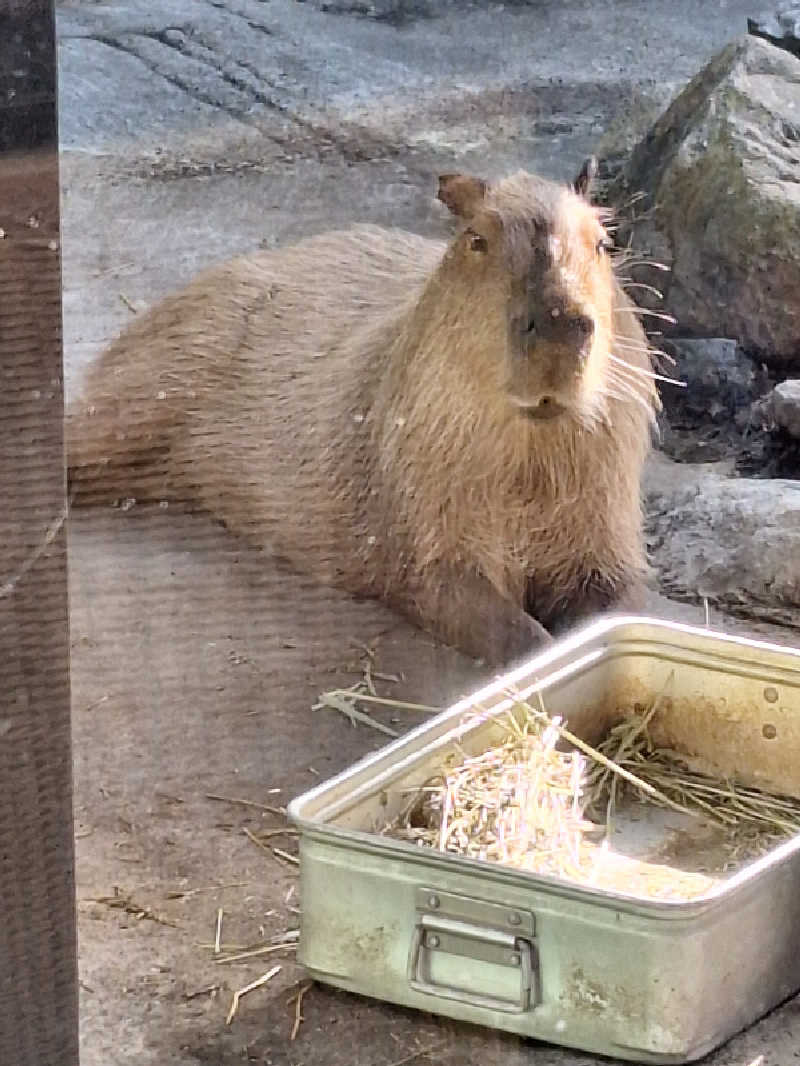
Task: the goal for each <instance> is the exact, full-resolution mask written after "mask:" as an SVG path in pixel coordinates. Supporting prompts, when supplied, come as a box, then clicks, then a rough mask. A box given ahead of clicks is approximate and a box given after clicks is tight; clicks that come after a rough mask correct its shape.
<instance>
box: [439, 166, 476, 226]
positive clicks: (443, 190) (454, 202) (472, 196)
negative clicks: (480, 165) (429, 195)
mask: <svg viewBox="0 0 800 1066" xmlns="http://www.w3.org/2000/svg"><path fill="white" fill-rule="evenodd" d="M488 188H489V184H488V182H485V181H484V180H483V179H482V178H470V177H468V176H467V175H466V174H440V175H439V191H438V192H437V193H436V196H437V199H439V200H441V201H442V203H443V204H445V206H446V207H447V208H448V210H450V211H452V213H453V214H454V215H458V217H459V218H463V219H470V218H472V216H473V215H474V214H475V212H476V211H477V210H478V208H479V207H480V206H481V204H482V203H483V198H484V197H485V196H486V190H487V189H488Z"/></svg>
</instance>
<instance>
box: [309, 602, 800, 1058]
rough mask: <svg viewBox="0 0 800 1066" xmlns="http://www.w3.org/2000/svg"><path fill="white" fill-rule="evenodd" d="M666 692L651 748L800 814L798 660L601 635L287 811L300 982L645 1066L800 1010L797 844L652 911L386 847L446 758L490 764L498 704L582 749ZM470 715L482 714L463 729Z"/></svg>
mask: <svg viewBox="0 0 800 1066" xmlns="http://www.w3.org/2000/svg"><path fill="white" fill-rule="evenodd" d="M667 682H669V686H670V687H669V691H670V697H669V699H668V700H666V701H665V702H664V713H663V714H662V711H661V710H660V711H659V716H658V717H659V720H663V722H664V726H663V729H662V736H661V737H660V738H659V740H660V741H661V742H664V743H668V744H669V745H670V746H671V747H673V748H675V749H677V750H681V751H683V752H685V753H687V754H688V755H691V756H693V757H694V758H695V760H696V761H697V762H698V763H699V764H700V765H701V766H702V767H703V768H707V769H708V770H710V771H712V772H716V773H718V774H720V775H730V774H734V773H735V774H736V775H737V777H738V779H739V780H741V781H742V782H743V783H747V784H754V785H757V786H758V787H761V788H765V789H767V790H771V791H776V792H782V793H786V794H791V795H796V796H797V795H800V652H798V651H791V650H787V649H783V648H780V647H777V646H774V645H769V644H765V643H760V642H756V641H750V640H745V639H740V638H734V637H728V636H721V635H719V634H715V633H712V632H708V631H705V630H701V629H696V628H693V627H690V626H684V625H677V624H672V623H667V622H662V621H656V620H653V619H648V618H617V619H612V620H607V621H603V622H600V623H597V624H595V625H592V626H590V627H588V628H587V629H585V630H583V631H581V632H579V633H577V634H576V635H574V636H572V637H570V638H568V639H565V640H563V641H561V642H559V643H557V644H556V645H554V646H552V647H551V648H550V649H548V651H547V652H545V653H544V654H542V655H539V656H537V657H536V658H535V659H533V660H532V661H530V662H529V663H528V664H526V665H525V666H522V667H520V668H519V669H517V670H515V671H514V672H513V673H510V674H508V675H507V676H505V677H503V678H501V679H499V680H498V681H497V682H496V683H494V684H492V685H490V686H488V687H487V688H484V689H482V690H481V691H479V692H477V693H475V694H474V695H473V696H472V697H470V698H469V699H465V700H462V701H461V702H459V703H458V704H456V705H454V706H453V707H451V708H450V709H449V710H447V711H445V712H443V713H442V714H440V715H438V716H436V717H435V718H433V719H431V720H430V721H429V722H427V723H426V724H425V725H423V726H421V727H420V728H418V729H415V730H414V731H412V732H411V733H409V734H407V735H406V736H404V737H402V738H401V739H399V740H397V741H395V742H394V743H392V744H390V745H388V746H387V747H385V748H383V749H382V750H380V751H378V752H377V753H376V754H374V755H371V756H369V757H368V758H366V759H363V760H362V761H360V762H359V763H357V764H356V765H355V766H353V767H352V768H351V769H350V770H348V771H346V772H345V773H342V774H339V775H338V776H337V777H335V778H333V779H332V780H330V781H328V782H326V783H324V784H322V785H320V786H318V787H317V788H314V789H313V790H311V791H310V792H307V793H306V794H305V795H303V796H301V797H299V798H298V799H296V800H294V802H293V803H292V804H291V805H290V808H289V814H290V818H291V819H292V821H293V822H294V824H295V825H296V826H297V827H298V829H299V830H300V857H301V866H300V877H301V891H302V909H303V914H302V924H301V936H300V945H299V958H300V961H301V963H302V964H303V965H304V966H305V968H306V969H307V970H308V972H309V974H310V975H311V976H312V977H314V978H315V979H317V980H319V981H322V982H326V983H328V984H332V985H336V986H339V987H341V988H345V989H348V990H350V991H352V992H356V993H360V994H363V995H367V996H372V997H376V998H380V999H383V1000H387V1001H390V1002H393V1003H398V1004H403V1005H406V1006H409V1007H415V1008H419V1009H421V1010H424V1011H428V1012H434V1013H438V1014H442V1015H446V1016H448V1017H451V1018H457V1019H461V1020H463V1021H467V1022H472V1023H477V1024H479V1025H483V1026H489V1027H493V1028H496V1029H502V1030H507V1031H509V1032H513V1033H518V1034H522V1035H524V1036H527V1037H531V1038H534V1039H536V1040H540V1041H547V1042H550V1043H554V1044H561V1045H565V1046H568V1047H574V1048H580V1049H583V1050H585V1051H591V1052H596V1053H601V1054H604V1055H609V1056H614V1057H616V1058H618V1059H628V1060H631V1061H635V1062H641V1063H684V1062H691V1061H693V1060H695V1059H698V1058H700V1057H702V1056H703V1055H706V1054H707V1053H708V1052H710V1051H711V1050H713V1049H714V1048H715V1047H717V1046H719V1045H720V1044H722V1043H723V1042H724V1041H725V1040H727V1039H728V1038H729V1037H730V1036H732V1035H733V1034H734V1033H736V1032H737V1031H739V1030H741V1029H743V1028H745V1027H746V1026H748V1025H750V1024H751V1023H752V1022H753V1021H755V1020H756V1019H757V1018H759V1017H760V1016H761V1015H763V1014H765V1013H766V1012H767V1011H769V1010H770V1009H771V1008H773V1007H774V1006H775V1005H777V1004H778V1003H779V1002H781V1001H782V1000H783V999H786V998H787V997H789V996H790V995H792V994H793V993H794V992H796V991H797V990H798V988H800V837H796V838H792V839H791V840H789V841H788V842H786V843H784V844H782V845H781V846H780V847H777V848H776V849H775V850H773V851H772V852H770V853H769V854H768V855H767V856H765V857H764V858H761V859H759V860H758V861H755V862H752V863H751V864H749V865H747V866H746V867H745V868H743V869H740V870H738V871H737V872H736V873H735V874H733V875H732V876H731V877H729V878H728V879H727V880H724V881H720V882H718V883H716V884H715V885H714V886H713V888H711V889H710V890H709V891H708V892H707V893H706V894H705V895H703V896H701V897H698V898H694V899H692V900H690V901H679V902H661V901H654V900H648V899H641V898H636V897H635V896H632V895H625V894H622V893H610V892H604V891H601V890H597V889H592V888H583V887H579V886H576V885H574V884H571V883H568V882H567V881H562V880H559V879H557V878H552V877H543V876H537V875H534V874H531V873H527V872H521V871H517V870H514V869H511V868H508V867H503V866H500V865H497V864H493V863H486V862H480V861H476V860H470V859H465V858H461V857H458V856H455V855H449V854H443V853H439V852H437V851H434V850H432V849H429V848H424V849H423V848H419V847H417V846H415V845H413V844H411V843H406V842H403V841H397V840H393V839H391V838H389V837H386V836H381V835H380V829H381V828H382V827H383V826H385V825H386V823H387V821H388V820H389V818H391V817H392V815H393V814H395V813H396V812H397V811H399V810H400V809H401V807H402V805H403V803H404V802H407V799H408V789H409V788H414V787H417V786H419V785H421V784H422V783H423V782H424V781H425V780H426V779H427V778H428V777H430V775H431V773H432V772H433V771H434V769H435V768H437V767H438V766H439V765H440V764H441V761H442V759H443V757H444V756H445V754H446V753H447V752H448V751H449V750H451V749H452V746H453V743H454V741H456V740H458V743H459V745H460V746H462V747H464V748H466V749H467V750H469V751H474V752H477V751H480V750H485V748H486V747H488V746H489V745H490V744H491V743H492V742H493V733H496V732H497V730H498V725H497V723H496V721H495V717H496V715H497V714H499V713H501V712H502V711H504V710H506V709H507V708H508V706H509V701H508V699H507V697H506V695H505V693H506V692H507V691H508V688H509V686H514V688H515V689H516V690H518V691H519V692H520V693H521V694H522V695H523V696H525V697H528V696H530V695H531V694H534V693H536V692H537V691H538V692H541V693H542V696H543V699H544V701H545V704H546V707H547V710H548V711H549V713H551V714H558V715H561V716H563V718H565V719H566V720H567V722H568V725H569V727H570V729H572V730H573V731H574V732H576V733H578V734H579V735H581V736H583V737H584V738H585V739H586V740H588V741H589V742H590V743H591V742H596V741H597V740H598V739H599V738H600V737H601V736H602V735H603V733H604V732H605V731H606V729H607V728H608V726H609V725H610V724H611V723H612V722H613V721H614V720H615V719H616V718H618V717H619V716H620V713H621V712H622V711H624V710H625V709H626V708H630V707H631V706H632V705H634V704H640V705H644V706H647V705H648V704H649V703H650V702H651V701H652V700H653V699H654V698H655V697H656V696H657V695H658V694H659V693H663V692H664V690H665V685H666V684H667ZM537 698H538V697H537ZM475 705H480V707H481V708H484V709H485V710H486V713H485V714H484V715H483V716H482V717H481V718H480V719H479V720H477V721H476V720H474V718H473V720H472V721H469V722H467V721H465V718H468V717H469V715H468V712H469V711H470V710H471V709H473V708H474V707H475ZM495 739H496V738H495Z"/></svg>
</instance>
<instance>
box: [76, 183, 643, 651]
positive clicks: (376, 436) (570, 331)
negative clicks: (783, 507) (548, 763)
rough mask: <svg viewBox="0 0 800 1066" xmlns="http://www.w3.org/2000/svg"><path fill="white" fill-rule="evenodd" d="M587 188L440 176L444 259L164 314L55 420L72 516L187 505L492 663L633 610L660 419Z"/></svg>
mask: <svg viewBox="0 0 800 1066" xmlns="http://www.w3.org/2000/svg"><path fill="white" fill-rule="evenodd" d="M590 177H591V174H590V170H589V168H588V167H585V168H584V170H583V171H582V172H581V175H580V176H579V177H578V179H576V182H575V183H574V185H573V186H562V185H559V184H555V183H551V182H548V181H545V180H543V179H541V178H538V177H535V176H532V175H530V174H526V173H519V174H516V175H514V176H512V177H509V178H506V179H504V180H502V181H499V182H497V183H496V184H489V183H487V182H484V181H481V180H479V179H475V178H469V177H464V176H462V175H445V176H443V177H442V178H440V179H439V192H438V195H439V199H440V200H442V201H443V202H444V203H445V204H446V205H447V206H448V208H449V209H450V211H451V212H452V213H453V214H454V215H455V216H456V218H457V220H458V231H457V233H456V235H455V236H454V237H453V239H452V240H451V241H450V242H449V244H445V243H441V242H439V241H436V240H428V239H424V238H422V237H419V236H415V235H412V234H410V233H405V232H399V231H396V230H388V229H381V228H378V227H358V228H354V229H351V230H347V231H344V232H334V233H327V234H323V235H322V236H318V237H313V238H310V239H307V240H303V241H301V242H299V243H298V244H296V245H294V246H292V247H286V248H282V249H280V250H277V251H266V252H259V253H256V254H254V255H249V256H244V257H242V258H239V259H236V260H234V261H232V262H229V263H227V264H225V265H223V266H219V267H217V268H215V269H212V270H210V271H208V272H206V273H205V274H203V275H202V276H200V277H199V278H198V279H197V280H195V281H194V282H193V283H192V284H190V285H189V286H188V287H186V288H185V289H183V290H182V291H180V292H177V293H175V294H173V295H171V296H168V297H167V298H166V299H165V300H163V302H161V303H160V304H158V305H157V306H156V307H155V308H153V309H152V310H151V311H150V312H148V313H146V314H142V315H140V316H138V317H137V318H135V319H134V320H133V321H132V322H131V324H130V326H129V327H128V328H127V329H126V330H125V332H124V333H123V334H122V335H121V336H120V337H119V338H118V339H117V340H116V341H115V342H114V343H113V344H112V345H111V346H110V347H109V348H108V349H107V351H106V352H105V353H104V354H103V355H102V356H101V357H100V359H99V361H98V362H97V363H96V364H95V365H94V366H93V367H92V368H91V370H90V372H89V374H88V378H87V382H86V388H85V392H84V395H83V396H82V397H81V399H79V400H78V401H77V402H76V403H75V404H73V405H72V407H71V409H70V410H69V412H68V417H67V434H68V452H69V466H70V480H71V483H72V485H73V487H74V488H75V490H76V491H77V492H78V501H77V502H80V500H81V495H82V496H83V499H84V501H91V500H92V499H94V500H96V501H99V500H107V499H110V498H111V497H116V498H124V497H133V498H137V499H143V498H145V497H147V498H150V499H153V498H173V497H181V498H183V499H192V500H195V501H197V502H198V503H199V504H200V505H201V506H202V507H203V508H206V509H208V510H209V511H210V512H212V513H213V514H214V515H216V516H217V517H219V518H221V519H222V520H223V521H224V522H225V524H226V525H227V526H228V527H229V528H230V529H232V530H234V531H237V532H239V533H241V534H243V535H245V536H247V537H249V538H252V539H253V540H255V541H256V542H257V543H258V544H260V545H265V546H268V547H269V548H271V549H272V550H273V551H274V552H276V553H277V554H279V555H282V556H284V557H286V558H288V559H289V560H291V561H293V562H294V564H295V565H296V566H297V567H298V568H301V569H303V570H305V571H309V572H311V573H313V574H314V575H317V576H318V577H319V578H320V579H321V580H322V581H325V582H329V583H333V584H335V585H338V586H341V587H343V588H345V589H347V590H349V591H350V592H352V593H354V594H357V595H360V596H374V597H378V598H380V599H382V600H384V601H385V602H386V603H388V604H390V605H391V606H393V607H394V608H396V609H398V610H399V611H401V612H403V613H404V614H405V615H406V616H407V617H409V618H411V619H412V620H413V621H414V622H416V623H417V624H418V625H420V626H422V627H423V628H425V629H427V630H428V631H429V632H430V633H432V634H434V635H435V636H436V637H438V638H440V639H441V640H443V641H444V642H446V643H449V644H451V645H453V646H455V647H458V648H460V649H461V650H462V651H464V652H466V653H467V654H469V655H472V656H475V657H479V658H483V659H485V660H486V661H487V662H488V663H491V664H493V665H501V664H504V663H507V662H509V661H510V660H513V659H515V658H517V657H518V656H520V655H522V654H524V653H526V652H528V651H530V650H531V649H532V648H534V647H535V646H536V645H537V644H539V643H541V642H542V641H543V640H546V639H547V638H548V632H547V631H548V630H550V631H557V630H561V629H563V628H564V627H565V626H566V625H571V624H573V623H574V622H576V621H578V620H580V619H583V618H586V617H588V616H591V615H593V614H595V613H596V612H598V611H603V610H606V609H609V608H614V607H622V606H625V607H633V606H635V596H636V593H637V590H639V589H640V588H641V586H642V579H643V575H644V574H645V572H646V562H645V553H644V547H643V535H642V514H641V499H640V477H641V472H642V466H643V463H644V460H645V457H646V454H647V451H648V448H649V444H650V432H651V423H652V419H653V411H654V409H655V407H656V406H657V403H658V400H657V397H656V393H655V390H654V387H653V378H652V374H651V369H650V360H649V355H648V344H647V339H646V337H645V334H644V332H643V331H642V329H641V326H640V324H639V321H638V318H637V315H636V313H635V311H634V309H633V305H632V304H631V302H630V301H629V299H628V298H627V297H626V295H625V294H624V292H623V290H622V288H621V286H620V284H619V282H618V281H617V279H616V277H615V273H614V266H613V263H612V261H611V258H610V256H609V253H608V251H607V248H606V244H607V237H606V233H605V230H604V228H603V224H602V217H601V215H600V213H599V212H598V211H597V210H596V209H595V208H594V207H592V205H591V203H590V199H589V198H588V195H587V185H588V183H589V179H590Z"/></svg>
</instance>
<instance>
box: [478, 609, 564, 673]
mask: <svg viewBox="0 0 800 1066" xmlns="http://www.w3.org/2000/svg"><path fill="white" fill-rule="evenodd" d="M487 637H488V647H489V653H488V656H487V658H488V659H489V661H490V662H491V663H492V665H495V666H508V665H510V664H512V663H515V662H516V661H517V660H519V659H524V658H527V657H529V656H531V655H533V654H535V652H536V651H538V650H539V649H540V648H542V647H543V646H544V645H545V644H550V643H552V640H553V638H552V637H551V636H550V634H549V633H548V632H547V630H546V629H545V628H544V626H543V625H541V624H540V623H539V622H537V621H536V619H535V618H532V617H531V616H530V615H529V614H525V613H524V611H520V612H519V613H514V614H513V615H510V616H509V617H508V618H506V619H504V620H503V622H501V623H500V624H499V625H495V626H494V627H493V631H492V632H488V633H487Z"/></svg>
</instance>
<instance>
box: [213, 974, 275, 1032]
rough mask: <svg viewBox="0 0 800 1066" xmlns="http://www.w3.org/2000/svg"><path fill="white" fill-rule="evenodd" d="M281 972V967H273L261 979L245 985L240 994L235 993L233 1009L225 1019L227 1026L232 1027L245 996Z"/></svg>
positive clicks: (232, 1002)
mask: <svg viewBox="0 0 800 1066" xmlns="http://www.w3.org/2000/svg"><path fill="white" fill-rule="evenodd" d="M280 972H281V967H280V966H273V967H272V969H271V970H268V971H267V972H266V973H265V974H262V975H261V977H258V978H256V980H255V981H251V982H250V984H249V985H245V986H244V988H240V989H239V991H238V992H234V993H233V1000H232V1001H231V1009H230V1010H229V1011H228V1017H227V1018H226V1019H225V1024H226V1025H230V1024H231V1022H232V1021H233V1019H234V1018H235V1017H236V1012H237V1011H238V1009H239V1002H240V1000H241V999H242V997H243V996H246V995H247V994H248V992H253V991H254V990H255V989H256V988H261V987H262V985H265V984H266V983H267V982H268V981H271V980H272V978H273V977H275V975H276V974H278V973H280Z"/></svg>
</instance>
